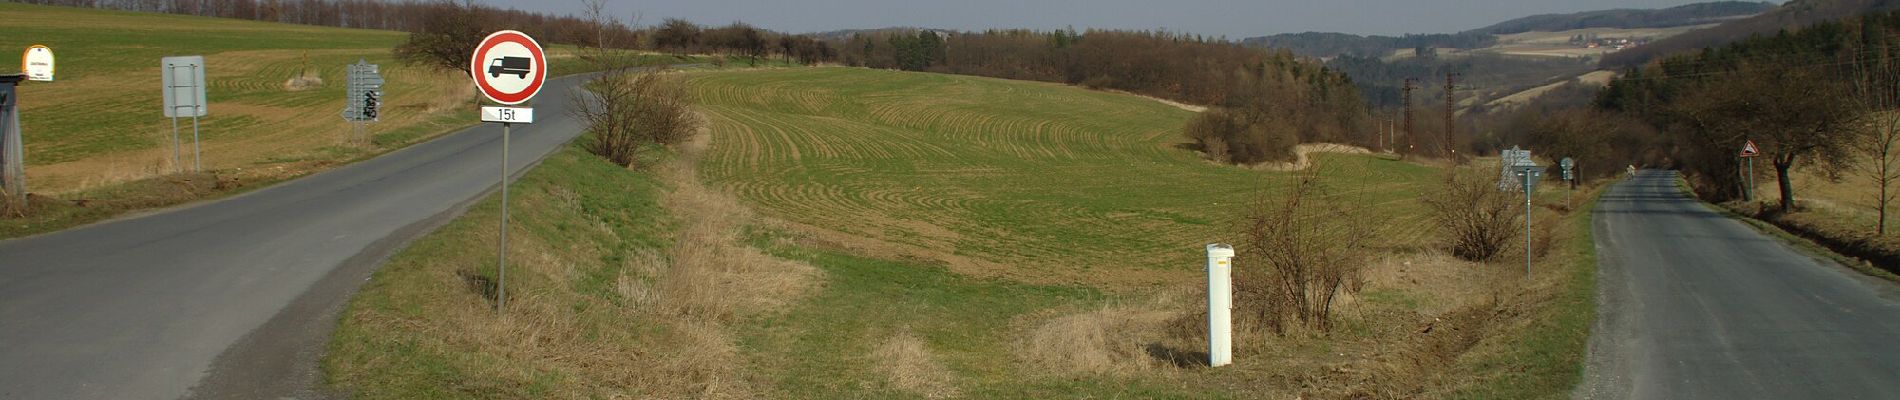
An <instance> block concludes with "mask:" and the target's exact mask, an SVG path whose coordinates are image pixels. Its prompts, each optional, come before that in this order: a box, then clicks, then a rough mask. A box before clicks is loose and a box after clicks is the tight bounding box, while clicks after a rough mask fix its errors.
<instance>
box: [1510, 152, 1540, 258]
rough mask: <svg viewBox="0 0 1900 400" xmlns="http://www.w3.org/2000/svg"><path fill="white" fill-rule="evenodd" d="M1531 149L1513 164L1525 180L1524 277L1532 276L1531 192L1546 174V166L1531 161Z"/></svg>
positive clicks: (1518, 174)
mask: <svg viewBox="0 0 1900 400" xmlns="http://www.w3.org/2000/svg"><path fill="white" fill-rule="evenodd" d="M1529 153H1530V152H1529V151H1525V154H1524V155H1525V157H1524V158H1519V159H1517V160H1516V164H1513V165H1512V166H1511V169H1512V170H1515V171H1517V177H1518V178H1522V179H1523V180H1524V183H1523V184H1524V186H1522V187H1523V188H1524V277H1526V278H1528V277H1530V276H1531V193H1533V192H1534V191H1536V188H1537V179H1538V178H1540V177H1543V176H1544V167H1542V166H1539V165H1537V162H1535V161H1531V158H1530V157H1529V156H1530V154H1529Z"/></svg>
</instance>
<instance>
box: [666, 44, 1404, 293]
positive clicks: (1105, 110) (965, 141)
mask: <svg viewBox="0 0 1900 400" xmlns="http://www.w3.org/2000/svg"><path fill="white" fill-rule="evenodd" d="M691 82H692V86H693V88H694V90H695V91H696V93H697V94H698V96H699V99H700V101H701V103H702V109H703V110H705V112H706V113H707V114H708V120H709V121H710V123H711V127H712V131H713V135H712V138H713V141H712V148H711V151H710V152H709V155H710V157H708V158H707V159H706V160H705V161H703V164H704V165H703V166H702V167H703V168H702V173H703V174H704V176H703V178H705V179H707V180H708V181H711V182H714V183H717V184H720V185H724V186H725V187H726V188H728V189H729V190H731V191H732V192H733V193H734V194H735V195H737V196H738V197H740V198H742V199H744V200H746V201H748V202H751V203H753V204H755V205H757V206H758V207H757V208H758V209H760V210H762V211H764V212H765V213H767V214H769V215H771V216H773V217H776V218H779V219H783V220H787V221H789V222H793V223H794V225H797V226H806V227H815V228H816V229H823V230H828V231H832V232H833V233H842V234H847V235H852V236H857V237H865V238H869V239H874V240H878V241H882V242H885V243H891V244H898V245H902V246H910V247H911V248H915V249H919V250H921V251H922V252H923V253H926V254H931V253H933V252H934V254H938V255H941V256H940V257H937V258H938V259H939V260H941V261H943V262H944V263H946V264H949V265H950V266H951V267H952V268H953V269H955V270H957V271H959V272H963V273H969V274H974V275H983V276H1008V277H1012V278H1019V279H1027V280H1032V281H1050V282H1091V283H1102V282H1114V283H1117V284H1126V283H1131V282H1130V281H1131V280H1138V279H1130V278H1129V277H1134V276H1140V277H1142V278H1139V279H1159V278H1158V277H1163V276H1167V275H1166V274H1154V273H1145V272H1137V271H1149V270H1191V269H1198V268H1200V261H1199V260H1198V257H1200V255H1199V251H1198V249H1199V248H1200V247H1201V246H1202V245H1204V244H1206V243H1208V242H1213V241H1236V240H1237V238H1235V237H1233V236H1232V234H1231V232H1232V231H1233V230H1232V228H1233V227H1234V224H1235V223H1234V222H1232V221H1233V219H1234V217H1236V216H1238V215H1240V214H1241V213H1242V212H1244V211H1245V210H1246V208H1247V205H1249V204H1251V203H1252V202H1253V201H1254V200H1253V199H1254V198H1256V197H1257V196H1258V195H1259V194H1261V193H1266V192H1271V191H1272V190H1275V188H1276V187H1277V186H1279V185H1281V184H1283V183H1284V182H1285V181H1286V180H1285V179H1284V178H1285V177H1286V176H1287V175H1286V174H1285V173H1278V172H1263V171H1250V170H1246V169H1242V168H1234V167H1224V166H1219V165H1214V164H1210V163H1207V162H1205V161H1202V160H1200V159H1199V158H1198V157H1196V156H1195V155H1194V154H1192V153H1190V152H1187V151H1184V150H1179V149H1175V148H1173V147H1172V146H1170V145H1171V144H1172V143H1176V142H1179V141H1180V139H1179V133H1178V132H1179V128H1180V126H1181V125H1182V124H1184V123H1185V122H1186V120H1187V118H1189V117H1191V116H1193V115H1194V114H1193V113H1191V112H1188V111H1183V110H1180V109H1178V108H1175V107H1171V106H1168V105H1166V104H1160V103H1157V102H1154V101H1152V100H1150V99H1146V98H1141V97H1135V96H1128V95H1120V94H1112V93H1103V92H1095V91H1088V90H1083V89H1078V88H1072V87H1066V86H1060V85H1050V84H1041V83H1027V82H1015V81H1006V80H997V79H987V78H974V77H962V76H950V75H936V74H917V73H902V72H891V71H878V70H865V69H849V68H815V69H791V70H762V71H728V72H705V73H694V74H693V75H691ZM1315 158H1317V159H1319V160H1320V161H1321V163H1322V164H1324V165H1326V166H1327V170H1328V171H1336V172H1332V173H1333V174H1336V175H1339V177H1338V178H1337V179H1332V181H1334V182H1333V183H1334V184H1336V187H1337V190H1335V191H1334V192H1335V193H1334V195H1333V196H1332V198H1330V199H1328V201H1350V202H1354V204H1359V205H1361V206H1363V207H1362V208H1364V209H1366V210H1369V212H1370V213H1371V216H1370V217H1369V218H1368V220H1369V223H1372V224H1374V225H1375V227H1376V229H1381V230H1396V231H1401V232H1411V231H1418V232H1423V230H1424V229H1428V228H1429V226H1427V225H1425V224H1424V220H1423V219H1422V217H1421V216H1422V215H1423V212H1422V211H1423V210H1422V207H1421V206H1419V204H1418V202H1417V200H1416V197H1415V196H1414V195H1412V194H1411V193H1412V192H1411V191H1412V190H1415V189H1416V187H1417V186H1416V185H1419V184H1429V183H1431V182H1434V181H1433V179H1434V177H1435V175H1434V174H1432V173H1431V171H1430V170H1429V169H1427V168H1425V167H1418V166H1414V165H1411V164H1405V163H1399V162H1395V161H1390V160H1384V159H1379V158H1376V157H1372V156H1364V155H1337V154H1321V155H1315ZM1413 236H1423V235H1413ZM959 260H961V261H959ZM971 260H975V261H971ZM1117 271H1122V272H1124V273H1117ZM1133 283H1141V282H1133Z"/></svg>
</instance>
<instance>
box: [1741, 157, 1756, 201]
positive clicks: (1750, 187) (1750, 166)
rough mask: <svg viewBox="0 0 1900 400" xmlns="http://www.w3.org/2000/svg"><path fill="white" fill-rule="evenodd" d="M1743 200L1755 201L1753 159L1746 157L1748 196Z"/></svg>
mask: <svg viewBox="0 0 1900 400" xmlns="http://www.w3.org/2000/svg"><path fill="white" fill-rule="evenodd" d="M1743 200H1748V201H1755V158H1754V157H1748V196H1746V198H1744V199H1743Z"/></svg>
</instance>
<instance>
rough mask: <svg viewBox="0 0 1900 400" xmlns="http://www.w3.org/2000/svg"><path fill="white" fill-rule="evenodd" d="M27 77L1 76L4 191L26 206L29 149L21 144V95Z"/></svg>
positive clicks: (1, 177)
mask: <svg viewBox="0 0 1900 400" xmlns="http://www.w3.org/2000/svg"><path fill="white" fill-rule="evenodd" d="M23 80H26V75H24V74H8V75H0V189H3V190H5V191H6V195H7V196H10V197H13V200H14V201H17V202H19V204H20V205H26V159H25V157H24V156H25V155H26V151H25V150H26V148H25V147H23V146H21V144H20V107H19V106H20V92H19V91H17V90H15V88H16V87H18V86H19V85H20V81H23Z"/></svg>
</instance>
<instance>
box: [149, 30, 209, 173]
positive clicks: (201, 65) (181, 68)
mask: <svg viewBox="0 0 1900 400" xmlns="http://www.w3.org/2000/svg"><path fill="white" fill-rule="evenodd" d="M160 64H163V67H164V70H163V71H162V72H164V74H165V77H164V79H163V81H164V82H163V85H164V89H165V96H164V97H165V117H166V118H171V119H172V165H173V166H174V167H177V168H178V171H179V172H184V170H185V165H184V160H183V159H181V158H180V156H179V153H180V147H182V146H181V145H180V143H179V139H178V119H179V118H182V117H190V118H191V165H192V171H203V170H204V152H203V147H202V146H200V145H199V143H198V118H199V117H203V116H205V111H206V110H205V105H206V104H205V58H204V56H176V57H165V58H164V59H162V60H161V61H160Z"/></svg>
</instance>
